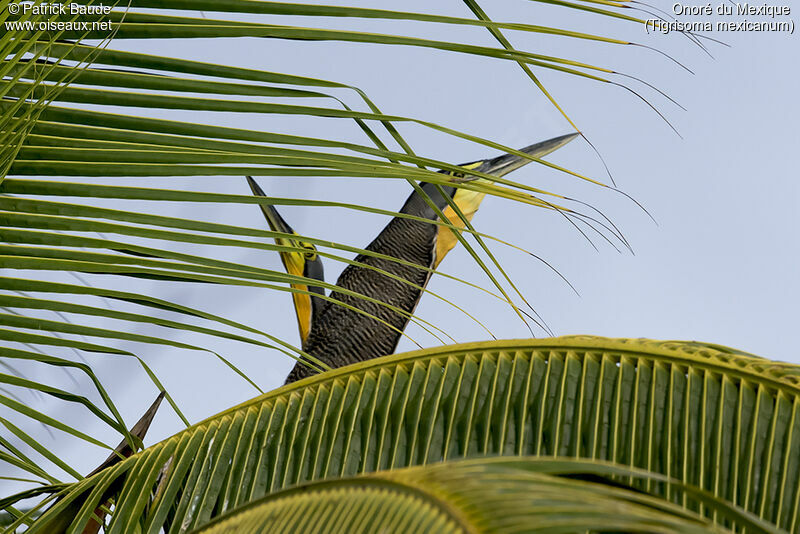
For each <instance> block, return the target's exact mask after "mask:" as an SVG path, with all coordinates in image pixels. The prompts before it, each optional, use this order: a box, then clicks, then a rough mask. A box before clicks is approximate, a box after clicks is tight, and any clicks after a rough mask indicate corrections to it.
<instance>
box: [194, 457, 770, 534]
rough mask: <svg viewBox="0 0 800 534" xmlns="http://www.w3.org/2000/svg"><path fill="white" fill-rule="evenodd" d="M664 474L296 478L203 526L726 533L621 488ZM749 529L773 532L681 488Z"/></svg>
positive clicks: (565, 467)
mask: <svg viewBox="0 0 800 534" xmlns="http://www.w3.org/2000/svg"><path fill="white" fill-rule="evenodd" d="M614 476H623V477H632V478H635V479H659V480H661V481H666V480H667V479H665V478H664V477H659V476H657V475H653V474H652V473H645V472H642V471H637V470H631V469H625V468H619V467H617V466H613V465H610V464H605V463H602V462H587V461H580V460H561V459H558V460H553V459H549V458H532V457H522V458H509V459H500V458H480V459H473V460H460V461H454V462H448V463H447V464H432V465H428V466H422V467H410V468H404V469H398V470H395V471H388V472H378V473H375V474H371V475H362V476H359V477H348V478H342V479H335V480H331V481H321V482H312V483H307V484H301V485H299V486H296V487H294V488H291V489H287V490H284V491H279V492H277V493H274V494H271V495H269V496H267V497H264V498H262V499H260V500H258V501H255V502H253V503H251V504H248V505H246V506H242V507H241V508H237V509H235V510H233V511H231V512H230V513H227V514H224V515H223V516H221V517H219V518H217V519H215V520H213V521H211V522H209V523H208V524H207V525H205V526H202V527H200V528H198V529H197V530H195V531H194V532H197V534H217V533H223V532H275V533H281V532H286V533H292V532H298V531H302V532H331V533H334V532H342V533H344V532H347V533H350V532H352V533H365V534H366V533H371V532H441V533H453V534H456V533H492V534H503V533H509V534H510V533H522V532H531V533H533V532H648V533H654V532H663V533H665V534H666V533H671V532H685V533H698V534H699V533H708V532H732V530H728V529H725V528H722V527H719V526H714V525H713V524H712V523H711V522H710V521H709V520H708V519H705V518H703V517H701V516H699V515H697V514H695V513H693V512H690V511H687V510H686V509H684V508H681V507H680V506H677V505H675V504H672V503H670V502H668V501H665V500H663V499H659V498H654V497H653V496H651V495H647V494H643V493H641V492H638V491H634V490H632V489H629V488H625V487H624V486H622V485H620V484H615V483H611V482H610V480H609V479H610V478H611V477H614ZM686 493H687V494H688V496H689V499H691V500H695V499H698V498H699V499H700V500H702V501H703V503H704V505H705V506H706V507H707V509H708V510H710V511H711V510H713V512H714V513H715V514H719V516H720V517H726V518H727V519H731V520H732V523H734V524H736V525H738V526H739V527H745V528H747V531H748V532H761V533H766V532H776V531H777V530H776V529H774V528H773V527H771V526H770V525H768V524H764V523H762V522H761V521H759V520H758V519H756V518H754V517H753V516H751V515H750V514H747V513H745V512H742V511H741V510H739V509H737V508H736V507H734V506H731V505H729V504H728V503H727V502H725V501H723V500H719V499H713V498H709V497H708V496H707V495H703V494H702V493H700V492H697V491H696V490H693V489H692V488H687V492H686Z"/></svg>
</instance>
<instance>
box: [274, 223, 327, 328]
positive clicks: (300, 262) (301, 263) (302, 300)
mask: <svg viewBox="0 0 800 534" xmlns="http://www.w3.org/2000/svg"><path fill="white" fill-rule="evenodd" d="M275 242H276V244H278V245H281V246H285V247H302V248H304V249H306V252H304V253H303V252H281V253H280V256H281V261H282V262H283V266H284V268H285V269H286V272H287V273H289V274H291V275H294V276H305V265H306V261H314V260H315V259H316V257H317V249H315V248H314V246H313V245H310V244H308V243H303V242H299V241H295V240H293V239H281V238H278V239H276V240H275ZM290 285H291V286H292V288H294V289H297V290H298V291H308V286H307V285H305V284H290ZM292 300H293V301H294V309H295V312H296V314H295V315H296V316H297V328H298V330H299V331H300V341H301V342H302V343H305V341H306V338H307V337H308V333H309V332H310V331H311V296H310V295H308V293H292Z"/></svg>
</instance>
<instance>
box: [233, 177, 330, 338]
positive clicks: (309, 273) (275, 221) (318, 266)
mask: <svg viewBox="0 0 800 534" xmlns="http://www.w3.org/2000/svg"><path fill="white" fill-rule="evenodd" d="M247 183H248V184H249V185H250V189H251V191H253V194H254V195H256V196H262V197H266V196H267V195H266V194H265V193H264V190H263V189H261V187H259V185H258V184H257V183H256V181H255V180H253V178H251V177H250V176H247ZM260 206H261V211H262V212H263V213H264V218H265V219H267V224H269V228H270V230H272V231H273V232H281V233H284V234H288V235H295V236H296V234H295V231H294V230H293V229H292V227H291V226H289V224H288V223H287V222H286V221H285V220H284V219H283V217H281V215H280V213H278V210H276V209H275V208H274V207H273V206H272V205H268V204H260ZM275 243H276V244H278V245H281V246H287V247H292V248H296V249H299V250H297V251H292V252H285V251H284V252H279V254H280V258H281V262H283V266H284V268H285V269H286V272H287V273H289V274H291V275H294V276H302V277H305V278H310V279H312V280H319V281H320V282H321V281H323V280H324V279H325V274H324V270H323V266H322V259H321V258H320V257H319V256H318V255H317V253H316V248H315V247H314V246H313V245H308V244H303V243H301V242H300V241H299V240H297V239H296V238H291V237H276V238H275ZM303 249H305V252H301V250H303ZM290 285H291V286H292V287H293V288H295V289H299V290H301V291H310V292H311V293H316V294H318V295H322V296H324V295H325V290H324V289H323V288H321V287H319V286H316V285H306V284H296V283H293V284H290ZM292 299H293V301H294V308H295V313H296V315H297V325H298V329H299V330H300V340H301V341H302V342H305V340H306V338H307V337H308V334H309V332H310V331H311V323H312V320H313V314H314V313H315V308H318V307H319V306H320V305H321V303H320V301H319V299H318V298H317V297H315V296H313V295H309V294H307V293H300V292H297V293H292Z"/></svg>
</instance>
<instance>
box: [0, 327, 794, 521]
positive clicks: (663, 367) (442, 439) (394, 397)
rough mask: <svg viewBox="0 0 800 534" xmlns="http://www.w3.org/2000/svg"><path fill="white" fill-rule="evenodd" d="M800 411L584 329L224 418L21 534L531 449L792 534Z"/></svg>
mask: <svg viewBox="0 0 800 534" xmlns="http://www.w3.org/2000/svg"><path fill="white" fill-rule="evenodd" d="M798 406H800V371H798V366H795V365H791V364H780V363H774V362H771V361H769V360H765V359H761V358H755V357H752V356H750V355H747V354H744V353H740V352H737V351H735V350H732V349H727V348H724V347H718V346H714V345H705V344H702V343H696V342H656V341H648V340H625V339H622V340H611V339H605V338H596V337H588V336H585V337H565V338H554V339H544V340H520V341H500V342H487V343H474V344H467V345H459V346H452V347H447V348H438V349H431V350H425V351H420V352H415V353H408V354H401V355H395V356H390V357H385V358H381V359H377V360H373V361H368V362H364V363H361V364H358V365H354V366H350V367H346V368H342V369H337V370H333V371H330V372H327V373H324V374H322V375H318V376H315V377H312V378H309V379H306V380H303V381H301V382H298V383H295V384H293V385H290V386H286V387H283V388H280V389H278V390H276V391H273V392H270V393H268V394H266V395H263V396H261V397H258V398H256V399H253V400H252V401H249V402H247V403H245V404H242V405H240V406H237V407H235V408H232V409H230V410H228V411H225V412H222V413H220V414H218V415H217V416H214V417H212V418H210V419H208V420H206V421H204V422H202V423H199V424H196V425H194V426H192V427H190V428H188V429H187V430H185V431H183V432H181V433H179V434H176V435H175V436H173V437H172V438H169V439H167V440H165V441H163V442H161V443H159V444H157V445H155V446H152V447H150V448H148V449H146V450H145V451H143V452H142V453H140V454H137V455H135V456H133V457H131V458H129V459H128V460H126V461H123V462H121V463H120V464H118V465H117V466H115V467H112V468H111V469H108V470H106V471H104V472H101V473H98V474H96V475H95V476H93V477H91V478H88V479H85V480H82V481H80V482H77V483H75V484H73V485H71V486H70V487H68V488H67V489H66V490H64V491H62V492H61V493H60V494H59V496H60V501H59V502H58V503H56V504H55V505H54V506H53V507H52V508H51V509H49V510H47V511H46V512H45V513H44V515H43V516H42V517H41V519H39V520H38V521H37V522H35V523H33V524H32V525H31V527H30V530H28V532H31V533H35V532H51V531H52V530H48V528H49V527H50V526H52V524H53V523H48V522H49V521H57V520H60V519H63V512H64V510H66V509H67V507H68V506H70V504H71V503H75V502H79V503H81V513H80V514H79V515H77V516H75V515H74V514H72V515H70V521H72V520H73V519H74V523H73V525H72V526H73V527H79V526H80V525H82V524H85V522H86V521H88V520H89V518H90V516H91V513H92V511H93V510H94V509H95V508H96V507H97V505H98V503H100V502H101V501H102V502H105V500H106V499H108V497H109V495H110V494H117V495H118V496H117V498H116V501H115V502H116V505H115V508H114V515H113V516H112V518H111V523H110V526H109V529H108V532H130V531H132V530H133V529H134V525H140V526H141V527H142V532H157V531H158V530H159V529H160V528H161V527H162V526H165V525H166V526H167V531H168V532H184V531H187V530H189V529H191V528H195V527H199V526H201V525H204V524H205V523H206V522H208V521H209V520H210V519H212V518H214V517H217V516H219V515H220V514H223V513H226V512H228V511H230V510H233V509H235V508H237V507H239V506H242V505H245V504H247V503H250V502H253V501H254V500H256V499H260V498H261V497H264V496H267V495H270V494H273V493H275V492H279V491H283V490H285V489H287V488H291V487H293V486H295V485H297V484H302V483H305V482H308V481H314V480H320V479H330V478H341V477H350V476H353V475H357V474H363V473H373V472H378V471H386V470H394V469H399V468H404V467H409V466H415V465H427V464H433V463H437V462H441V461H453V460H459V459H469V458H483V457H487V456H513V457H516V456H531V455H533V456H540V457H542V456H547V457H553V458H565V459H585V460H588V461H589V462H590V463H591V462H592V461H599V462H612V463H614V464H618V465H619V466H623V467H624V466H627V467H629V468H631V469H639V470H645V471H647V472H649V473H653V474H654V475H653V476H652V477H650V478H648V477H647V476H639V475H635V474H633V473H624V474H616V475H615V476H614V479H615V480H617V481H618V482H620V483H622V484H626V485H630V486H631V487H633V488H636V489H638V490H640V491H644V492H647V493H649V494H653V495H656V496H661V497H662V498H664V499H666V500H667V501H669V502H673V503H675V504H678V505H681V506H683V507H685V508H687V509H689V510H691V511H693V512H697V513H698V514H699V515H700V516H704V517H708V518H710V519H711V520H712V521H716V522H717V523H719V524H721V525H723V526H731V525H730V521H731V519H730V517H729V516H728V515H725V516H724V517H723V515H724V514H723V515H720V514H719V513H717V512H716V511H715V510H714V507H713V506H709V505H707V504H706V503H703V502H698V501H696V500H695V499H694V498H690V497H689V495H688V494H687V493H686V491H687V490H686V488H694V489H693V490H692V491H695V496H697V495H700V494H707V495H709V496H710V497H711V498H713V499H718V500H723V501H726V502H728V503H729V504H730V505H731V506H732V507H734V508H741V509H742V510H743V511H745V512H747V513H749V514H752V516H753V517H755V518H758V519H759V520H762V521H764V522H766V523H769V524H770V525H773V526H774V527H776V528H779V529H783V530H786V531H790V532H797V531H798V524H797V519H798V510H799V509H800V506H798V499H800V472H799V471H798V465H800V445H799V444H800V441H799V440H800V421H798V418H797V411H798ZM658 474H660V475H663V476H664V477H666V478H659V477H658V476H657V475H658ZM387 476H388V475H387ZM672 481H675V483H673V482H672ZM119 488H121V489H119ZM117 492H118V493H117ZM151 495H155V497H154V498H153V497H151ZM7 504H13V502H10V501H9V502H8V503H7ZM35 511H36V510H32V511H31V513H34V512H35ZM738 521H739V520H735V521H734V522H738ZM67 524H68V523H67Z"/></svg>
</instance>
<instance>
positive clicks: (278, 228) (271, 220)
mask: <svg viewBox="0 0 800 534" xmlns="http://www.w3.org/2000/svg"><path fill="white" fill-rule="evenodd" d="M247 185H249V186H250V190H251V191H252V192H253V194H254V195H256V196H259V197H266V196H267V195H266V193H264V190H263V189H261V186H259V185H258V183H256V181H255V180H253V178H252V177H251V176H247ZM259 206H260V207H261V212H262V213H263V214H264V218H265V219H267V224H269V229H270V230H272V231H273V232H282V233H284V234H293V233H294V230H292V227H291V226H289V224H288V223H287V222H286V221H284V220H283V217H281V214H280V213H278V210H276V209H275V207H274V206H272V205H271V204H259Z"/></svg>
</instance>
